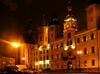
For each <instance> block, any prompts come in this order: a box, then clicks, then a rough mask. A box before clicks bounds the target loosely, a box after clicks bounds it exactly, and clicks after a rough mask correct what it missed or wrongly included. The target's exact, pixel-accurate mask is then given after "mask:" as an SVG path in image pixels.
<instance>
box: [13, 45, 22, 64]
mask: <svg viewBox="0 0 100 74" xmlns="http://www.w3.org/2000/svg"><path fill="white" fill-rule="evenodd" d="M12 46H13V47H14V48H18V47H19V46H20V44H19V43H12ZM15 54H16V55H15V65H16V64H17V50H16V53H15Z"/></svg>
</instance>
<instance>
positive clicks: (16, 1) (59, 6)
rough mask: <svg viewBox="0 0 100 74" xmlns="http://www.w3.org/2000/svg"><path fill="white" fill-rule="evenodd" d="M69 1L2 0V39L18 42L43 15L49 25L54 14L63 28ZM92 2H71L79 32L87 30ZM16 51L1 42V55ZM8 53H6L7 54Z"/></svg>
mask: <svg viewBox="0 0 100 74" xmlns="http://www.w3.org/2000/svg"><path fill="white" fill-rule="evenodd" d="M68 1H69V0H0V39H4V40H7V41H11V42H14V41H15V42H16V41H18V39H19V38H20V36H21V34H22V28H23V29H25V26H27V25H28V24H29V20H32V28H33V29H36V27H37V26H38V25H39V23H40V21H41V20H40V19H41V15H42V14H45V17H46V21H48V24H49V23H50V22H51V21H52V17H53V14H54V13H55V14H56V15H57V18H58V21H59V22H60V26H61V27H63V22H64V19H65V16H66V15H67V13H68V12H67V7H68ZM89 1H90V0H70V2H71V6H72V8H73V10H72V11H73V14H74V15H75V18H76V19H77V22H78V28H79V30H81V29H84V28H86V11H85V9H86V7H87V3H88V2H89ZM14 51H15V49H14V48H13V47H12V46H11V45H9V44H7V43H4V42H0V54H1V55H4V56H13V55H14ZM5 52H6V53H5Z"/></svg>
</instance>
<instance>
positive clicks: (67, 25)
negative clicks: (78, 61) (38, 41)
mask: <svg viewBox="0 0 100 74" xmlns="http://www.w3.org/2000/svg"><path fill="white" fill-rule="evenodd" d="M63 25H64V30H63V35H64V50H65V53H66V54H65V57H68V58H70V57H74V55H75V32H76V31H77V20H76V19H75V18H74V15H73V14H72V6H70V2H69V6H68V15H67V16H66V18H65V19H64V23H63Z"/></svg>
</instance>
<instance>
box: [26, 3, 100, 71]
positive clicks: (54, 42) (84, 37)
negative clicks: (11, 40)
mask: <svg viewBox="0 0 100 74" xmlns="http://www.w3.org/2000/svg"><path fill="white" fill-rule="evenodd" d="M86 14H87V29H84V30H81V31H78V26H77V20H76V19H75V18H74V15H73V14H72V7H71V6H70V5H69V6H68V15H67V16H66V18H65V19H64V23H63V27H64V29H63V37H61V35H62V34H61V33H62V32H61V29H60V25H59V22H58V21H57V16H56V15H55V14H54V16H53V21H52V22H51V23H50V25H48V24H47V23H46V22H45V18H44V17H43V19H42V23H41V24H40V25H39V27H38V41H37V43H34V44H27V46H28V45H29V46H30V52H29V53H28V51H27V50H26V53H25V55H30V57H27V56H25V63H26V62H27V60H29V59H30V60H29V61H31V62H29V63H28V62H27V63H28V64H30V66H32V68H37V69H40V68H41V69H42V68H47V67H50V68H51V69H52V70H55V69H79V68H81V69H89V70H94V71H96V70H98V69H100V68H99V67H100V50H99V49H100V29H99V25H100V4H97V3H96V2H94V3H93V2H89V4H88V7H87V8H86Z"/></svg>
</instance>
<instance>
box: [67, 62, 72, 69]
mask: <svg viewBox="0 0 100 74" xmlns="http://www.w3.org/2000/svg"><path fill="white" fill-rule="evenodd" d="M68 70H72V63H71V62H68Z"/></svg>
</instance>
